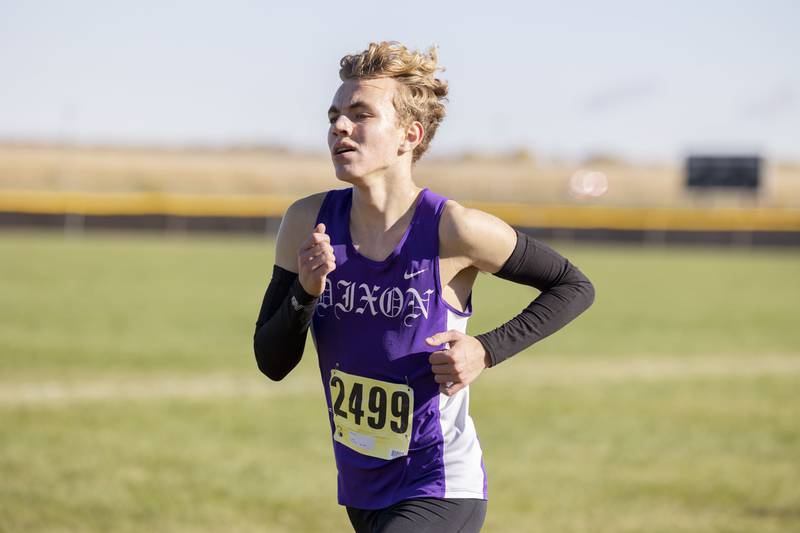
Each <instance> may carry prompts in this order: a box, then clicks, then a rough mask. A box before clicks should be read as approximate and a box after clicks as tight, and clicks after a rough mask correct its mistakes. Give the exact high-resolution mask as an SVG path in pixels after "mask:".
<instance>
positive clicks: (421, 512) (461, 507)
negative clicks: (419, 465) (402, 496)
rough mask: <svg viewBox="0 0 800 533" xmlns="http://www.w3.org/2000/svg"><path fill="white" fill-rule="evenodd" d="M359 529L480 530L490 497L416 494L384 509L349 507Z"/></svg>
mask: <svg viewBox="0 0 800 533" xmlns="http://www.w3.org/2000/svg"><path fill="white" fill-rule="evenodd" d="M347 516H348V517H350V523H351V524H353V528H354V529H355V531H356V533H477V532H478V531H480V530H481V527H482V526H483V520H484V518H485V517H486V500H478V499H466V498H415V499H413V500H403V501H401V502H397V503H395V504H394V505H390V506H389V507H386V508H384V509H355V508H353V507H348V508H347Z"/></svg>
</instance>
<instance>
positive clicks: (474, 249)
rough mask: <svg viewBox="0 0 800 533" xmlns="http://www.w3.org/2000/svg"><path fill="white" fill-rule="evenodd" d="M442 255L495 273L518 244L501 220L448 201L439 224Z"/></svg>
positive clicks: (512, 233)
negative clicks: (462, 259) (464, 260)
mask: <svg viewBox="0 0 800 533" xmlns="http://www.w3.org/2000/svg"><path fill="white" fill-rule="evenodd" d="M439 242H440V253H441V255H442V256H444V257H464V258H467V259H468V260H469V263H470V264H472V265H474V266H476V267H477V268H479V269H480V270H483V271H487V272H496V271H497V270H498V269H499V268H500V266H501V265H502V264H503V261H504V260H505V259H507V258H508V256H509V255H510V253H511V250H513V248H514V244H515V243H516V233H515V232H514V230H513V229H512V228H511V226H509V225H508V224H506V223H505V222H504V221H503V220H502V219H500V218H498V217H496V216H494V215H492V214H491V213H487V212H486V211H481V210H480V209H474V208H470V207H465V206H463V205H461V204H459V203H458V202H456V201H454V200H448V201H447V202H446V203H445V206H444V210H443V211H442V219H441V223H440V224H439Z"/></svg>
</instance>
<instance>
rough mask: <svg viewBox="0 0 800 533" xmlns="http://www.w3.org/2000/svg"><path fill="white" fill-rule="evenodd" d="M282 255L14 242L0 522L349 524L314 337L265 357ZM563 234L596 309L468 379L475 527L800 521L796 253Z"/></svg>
mask: <svg viewBox="0 0 800 533" xmlns="http://www.w3.org/2000/svg"><path fill="white" fill-rule="evenodd" d="M272 246H273V244H272V242H269V241H266V240H263V239H255V238H249V237H247V238H246V237H225V238H221V237H197V238H192V239H190V240H181V239H176V238H170V237H161V236H135V235H99V234H88V235H86V236H84V237H80V238H69V239H65V238H64V236H63V235H60V234H10V233H6V234H0V298H2V305H0V421H2V422H0V423H1V424H2V425H1V426H0V431H1V432H2V438H0V531H3V532H6V531H8V532H26V533H28V532H43V531H53V532H56V531H57V532H72V531H75V532H77V531H81V532H84V531H85V532H107V531H114V532H132V531H137V532H139V531H148V532H150V531H159V532H160V531H164V532H188V531H192V532H208V531H225V532H233V531H237V532H249V531H253V532H255V531H270V532H316V531H320V532H322V531H325V532H327V531H347V530H348V527H349V524H348V522H347V519H346V515H345V512H344V510H343V509H342V508H340V507H339V506H338V505H337V504H336V473H335V466H334V464H333V456H332V451H331V444H330V437H329V435H328V425H327V420H326V418H327V415H326V410H325V406H324V400H323V395H322V387H321V384H320V382H319V375H318V369H317V367H316V361H315V356H314V354H313V351H312V348H311V345H310V344H309V352H308V353H307V354H306V356H305V358H304V360H303V362H302V363H301V364H300V366H299V367H298V368H297V369H296V370H295V371H294V372H293V373H292V374H291V375H290V376H289V377H288V378H287V379H286V380H285V381H283V382H281V383H272V382H270V381H268V380H267V379H266V378H263V377H262V376H261V375H260V374H259V372H258V370H257V369H256V366H255V361H254V359H253V355H252V347H251V341H252V333H253V325H254V322H255V316H256V314H257V311H258V307H259V305H260V301H261V297H262V294H263V291H264V288H265V287H266V284H267V282H268V273H269V272H270V271H271V266H272ZM556 247H557V248H558V249H559V250H560V251H562V252H563V253H564V254H565V255H567V256H568V257H569V258H570V259H572V260H573V262H575V263H576V264H577V265H578V266H579V267H581V269H582V270H583V271H584V272H585V273H587V275H589V277H590V278H591V279H592V280H593V281H594V283H595V286H596V289H597V299H596V302H595V305H594V306H593V307H592V308H591V309H590V310H589V311H588V312H587V313H586V314H585V315H583V316H582V317H580V318H579V319H578V320H577V321H576V322H575V323H573V324H571V325H570V326H568V328H567V329H566V330H564V331H562V332H560V333H557V334H556V335H555V336H554V337H552V338H550V339H547V340H545V341H543V342H541V343H539V344H537V345H535V346H534V347H533V348H532V349H530V350H528V351H527V352H526V353H523V354H520V355H518V356H517V357H515V358H514V359H512V360H510V361H508V362H506V363H504V364H503V365H501V366H498V367H497V368H495V369H491V370H489V371H487V372H485V373H484V374H483V375H482V376H481V377H480V379H479V380H478V381H477V382H476V383H475V385H474V386H473V392H472V398H473V400H472V412H473V417H474V419H475V422H476V425H477V427H478V431H479V434H480V436H481V444H482V445H483V448H484V450H485V460H486V465H487V469H488V475H489V493H490V502H489V514H488V517H487V521H486V525H485V528H484V531H487V532H543V533H544V532H547V533H551V532H583V531H591V532H634V531H636V532H648V533H649V532H665V533H666V532H709V531H719V532H742V533H744V532H754V531H759V532H761V531H764V532H778V531H786V532H789V531H798V530H800V327H798V324H797V321H798V317H800V278H799V277H798V273H800V253H798V251H796V250H783V251H771V250H765V249H757V250H744V249H738V250H733V249H714V248H669V249H665V248H641V247H611V246H602V247H600V246H576V245H563V246H562V245H558V244H557V243H556ZM532 293H533V291H531V292H528V291H526V290H519V288H517V287H515V286H513V285H511V284H508V283H506V282H502V281H501V280H498V279H496V278H494V277H492V276H480V277H479V281H478V285H477V287H476V290H475V296H474V303H475V307H476V314H475V316H474V318H473V319H472V321H471V325H470V331H471V332H473V333H477V332H480V331H484V330H486V329H487V328H489V327H491V326H493V325H495V324H497V323H499V322H501V321H503V320H505V319H506V318H507V317H510V316H511V315H512V314H513V313H515V312H516V311H517V310H518V309H519V308H521V307H522V306H523V305H524V304H525V303H526V302H527V301H528V300H529V299H530V297H531V295H532Z"/></svg>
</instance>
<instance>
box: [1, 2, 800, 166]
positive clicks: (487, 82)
mask: <svg viewBox="0 0 800 533" xmlns="http://www.w3.org/2000/svg"><path fill="white" fill-rule="evenodd" d="M388 5H389V3H380V4H379V3H377V2H355V1H349V2H317V1H314V2H293V3H282V5H278V4H276V3H274V2H256V1H234V0H230V1H224V2H223V1H219V2H202V1H195V2H188V1H185V2H166V1H162V2H156V1H145V0H141V1H136V2H133V1H131V2H121V1H113V0H106V1H80V0H76V1H71V2H56V1H49V2H46V1H35V0H33V1H17V2H9V1H6V0H0V76H2V80H3V81H2V84H0V138H5V139H14V138H24V139H48V140H57V139H64V140H69V141H73V142H76V141H77V142H93V143H96V142H101V143H102V142H108V143H129V142H130V143H147V144H153V143H166V144H193V143H202V144H228V143H236V142H257V143H276V144H280V145H286V146H291V147H297V148H302V149H310V150H324V149H325V133H326V128H327V120H326V111H327V108H328V106H329V105H330V100H331V97H332V95H333V93H334V92H335V90H336V88H337V86H338V84H339V79H338V61H339V59H340V58H341V56H343V55H345V54H347V53H351V52H356V51H359V50H361V49H363V48H365V47H366V45H367V44H368V43H369V42H370V41H374V40H399V41H402V42H404V43H406V44H408V45H410V46H414V47H426V46H428V45H430V44H432V43H436V44H438V45H439V52H440V61H441V63H442V65H443V66H444V67H445V68H446V71H445V72H444V73H443V74H442V76H443V77H444V78H445V79H447V80H448V81H449V82H450V91H451V92H450V104H449V106H448V117H447V118H446V119H445V122H444V124H443V125H442V127H441V128H440V129H439V132H438V133H437V137H436V139H435V140H434V143H433V146H432V153H434V154H435V153H439V154H447V153H452V152H458V151H461V150H466V149H469V150H485V151H503V150H510V149H514V148H518V147H524V148H528V149H531V150H532V151H534V152H535V153H537V154H539V155H541V156H543V157H566V158H581V157H584V156H586V155H589V154H595V153H611V154H616V155H619V156H622V157H626V158H630V159H635V160H642V161H670V160H676V159H677V158H680V157H682V156H683V155H685V154H686V153H689V152H695V151H704V150H706V151H717V152H737V151H746V152H758V153H761V154H763V155H765V156H767V157H770V158H773V159H795V160H800V32H798V30H797V28H798V27H799V26H800V3H798V2H792V1H762V2H754V1H739V2H736V3H733V2H718V1H706V2H702V1H696V2H683V1H676V2H658V3H657V2H646V1H639V2H633V1H625V2H622V1H619V2H615V1H606V2H558V3H556V2H539V1H531V2H505V1H492V2H431V3H412V2H405V3H401V2H396V3H394V7H391V8H389V7H387V6H388Z"/></svg>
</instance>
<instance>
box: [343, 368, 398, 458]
mask: <svg viewBox="0 0 800 533" xmlns="http://www.w3.org/2000/svg"><path fill="white" fill-rule="evenodd" d="M328 385H329V386H330V391H331V404H332V406H333V425H334V432H333V439H334V440H335V441H336V442H339V443H341V444H344V445H345V446H347V447H348V448H350V449H351V450H354V451H357V452H358V453H362V454H364V455H369V456H370V457H377V458H378V459H395V458H397V457H403V456H405V455H408V444H409V442H410V441H411V421H412V418H413V417H412V415H413V413H414V391H413V389H411V387H409V386H408V385H405V384H398V383H389V382H387V381H380V380H377V379H370V378H365V377H361V376H355V375H353V374H347V373H345V372H342V371H340V370H336V369H333V370H331V379H330V381H329V382H328Z"/></svg>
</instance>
